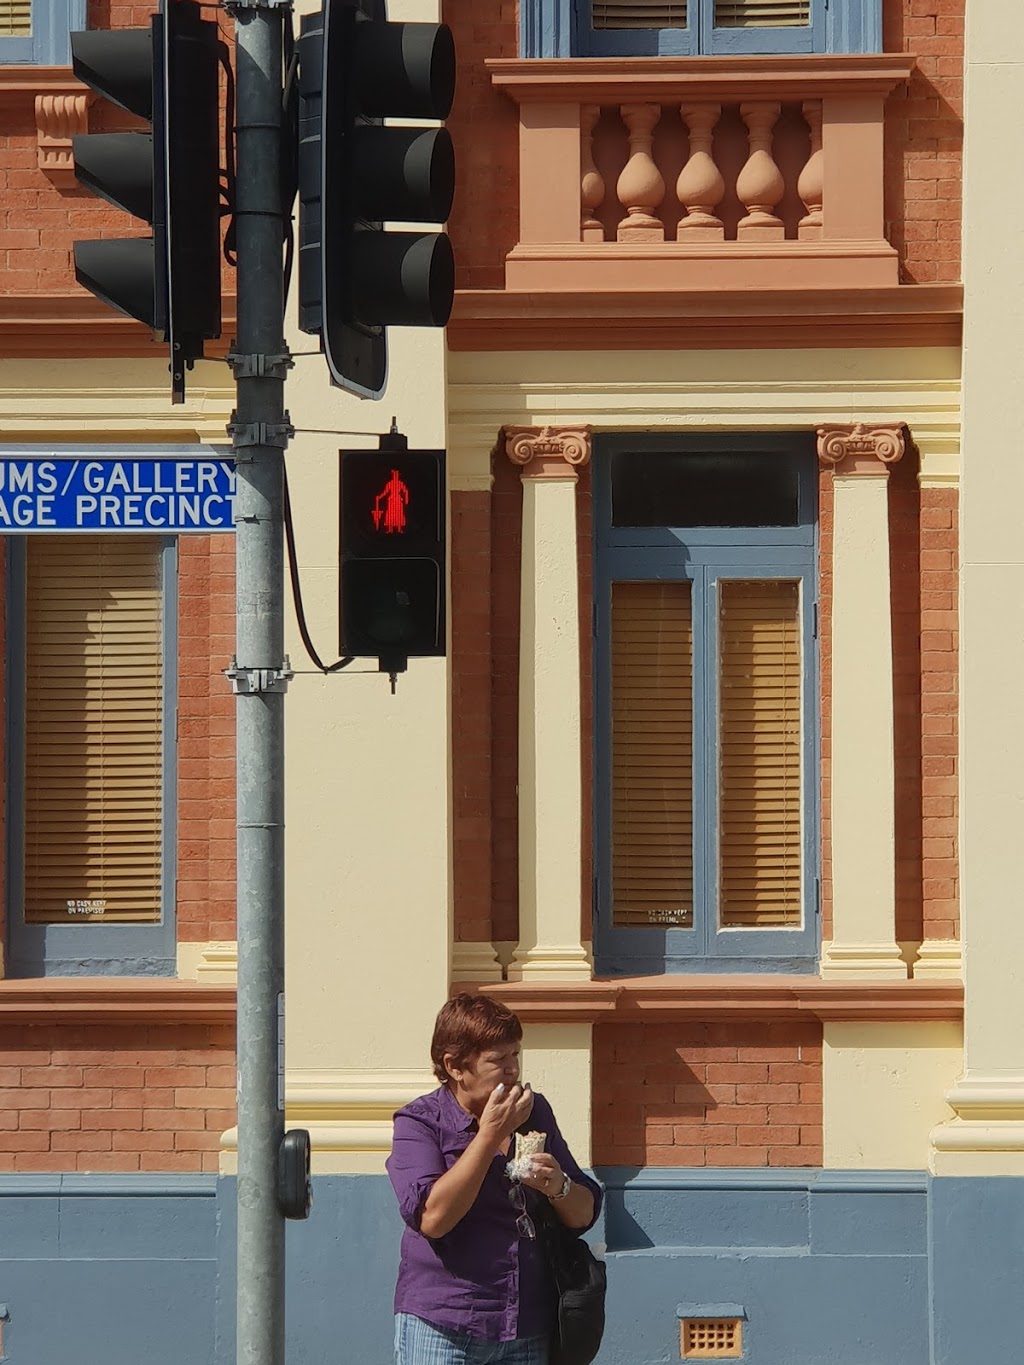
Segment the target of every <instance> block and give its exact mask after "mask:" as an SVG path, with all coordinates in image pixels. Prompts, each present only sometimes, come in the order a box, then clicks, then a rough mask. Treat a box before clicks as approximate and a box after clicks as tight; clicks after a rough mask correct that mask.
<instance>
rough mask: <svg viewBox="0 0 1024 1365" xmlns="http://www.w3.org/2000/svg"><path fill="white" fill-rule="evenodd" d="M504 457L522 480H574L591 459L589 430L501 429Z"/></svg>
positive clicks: (548, 428)
mask: <svg viewBox="0 0 1024 1365" xmlns="http://www.w3.org/2000/svg"><path fill="white" fill-rule="evenodd" d="M501 439H502V441H503V442H504V446H505V454H506V455H507V456H508V458H509V459H510V460H511V461H512V463H513V464H514V465H518V466H519V469H520V472H521V474H522V477H523V478H524V479H568V480H571V481H573V482H575V480H576V470H577V469H579V468H581V467H582V466H583V465H585V464H587V463H588V461H589V460H590V428H589V427H502V429H501Z"/></svg>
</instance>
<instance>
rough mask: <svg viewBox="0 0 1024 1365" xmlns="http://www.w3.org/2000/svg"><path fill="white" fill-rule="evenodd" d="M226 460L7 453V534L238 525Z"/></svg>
mask: <svg viewBox="0 0 1024 1365" xmlns="http://www.w3.org/2000/svg"><path fill="white" fill-rule="evenodd" d="M234 497H235V466H234V463H233V461H231V460H227V459H218V458H207V459H199V458H196V457H193V456H190V457H189V458H187V459H176V458H166V459H159V460H153V459H134V458H131V457H126V458H123V459H90V458H88V457H87V456H77V457H74V456H64V455H59V456H55V457H54V458H52V459H40V458H36V459H2V458H0V535H10V534H12V533H13V534H17V533H18V532H28V531H145V532H149V534H150V535H152V534H154V533H159V532H163V533H165V534H167V533H173V534H178V533H180V532H188V531H206V532H209V531H233V530H234Z"/></svg>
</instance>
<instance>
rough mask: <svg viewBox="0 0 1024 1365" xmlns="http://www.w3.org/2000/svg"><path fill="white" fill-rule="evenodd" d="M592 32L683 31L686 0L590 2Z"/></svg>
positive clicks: (606, 0) (612, 0)
mask: <svg viewBox="0 0 1024 1365" xmlns="http://www.w3.org/2000/svg"><path fill="white" fill-rule="evenodd" d="M591 24H592V26H593V27H594V28H685V27H686V0H591Z"/></svg>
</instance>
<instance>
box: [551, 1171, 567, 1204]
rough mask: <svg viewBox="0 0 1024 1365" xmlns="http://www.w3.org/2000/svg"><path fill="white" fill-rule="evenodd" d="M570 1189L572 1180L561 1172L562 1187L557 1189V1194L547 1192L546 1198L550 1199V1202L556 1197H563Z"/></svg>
mask: <svg viewBox="0 0 1024 1365" xmlns="http://www.w3.org/2000/svg"><path fill="white" fill-rule="evenodd" d="M571 1189H572V1181H571V1180H570V1179H569V1177H568V1176H567V1175H565V1174H563V1175H562V1188H561V1189H560V1190H559V1191H558V1193H557V1194H549V1195H548V1198H549V1199H550V1200H551V1202H552V1203H554V1202H555V1200H556V1199H564V1198H565V1196H566V1195H567V1194H568V1193H569V1191H570V1190H571Z"/></svg>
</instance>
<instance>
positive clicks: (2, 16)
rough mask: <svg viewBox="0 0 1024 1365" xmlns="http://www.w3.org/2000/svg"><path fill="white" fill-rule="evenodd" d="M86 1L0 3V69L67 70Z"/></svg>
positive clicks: (15, 0) (5, 0) (13, 0)
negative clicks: (30, 65) (74, 34)
mask: <svg viewBox="0 0 1024 1365" xmlns="http://www.w3.org/2000/svg"><path fill="white" fill-rule="evenodd" d="M85 7H86V0H0V66H16V65H21V64H22V63H26V64H28V63H31V64H33V65H35V66H70V65H71V34H72V33H74V32H77V31H78V30H79V29H84V28H85Z"/></svg>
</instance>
